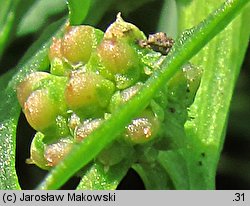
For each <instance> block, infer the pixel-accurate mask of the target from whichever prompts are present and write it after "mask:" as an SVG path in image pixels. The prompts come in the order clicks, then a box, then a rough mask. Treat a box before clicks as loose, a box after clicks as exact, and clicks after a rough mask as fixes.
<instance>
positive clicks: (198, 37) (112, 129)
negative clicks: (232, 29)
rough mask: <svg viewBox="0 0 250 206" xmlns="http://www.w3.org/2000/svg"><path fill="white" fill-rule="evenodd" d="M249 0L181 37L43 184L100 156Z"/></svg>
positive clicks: (59, 181) (53, 183) (56, 182)
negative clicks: (133, 92)
mask: <svg viewBox="0 0 250 206" xmlns="http://www.w3.org/2000/svg"><path fill="white" fill-rule="evenodd" d="M248 2H249V0H247V1H242V0H234V1H233V0H231V1H228V2H227V3H225V4H223V5H222V6H221V7H220V8H219V9H218V10H216V11H215V12H213V13H212V14H211V15H210V16H209V17H208V18H207V19H206V21H204V22H201V23H200V24H199V25H198V26H197V27H195V28H194V29H192V30H190V31H188V32H186V33H185V34H184V35H183V36H182V37H181V38H180V39H179V40H177V43H176V44H175V46H174V48H173V50H172V52H171V53H170V54H169V55H168V56H167V58H166V59H165V60H164V61H163V63H162V65H161V69H160V70H157V71H155V72H154V73H153V75H152V76H151V77H150V78H149V80H148V81H147V82H146V83H145V87H143V88H142V89H141V90H140V91H139V92H138V95H136V96H134V97H133V98H132V99H131V100H130V101H128V102H127V103H126V104H125V105H123V106H122V107H121V108H119V109H118V110H117V111H116V112H114V113H113V115H112V116H111V117H110V119H108V120H107V121H106V122H104V123H103V124H102V126H101V127H99V128H98V129H96V130H95V131H94V132H93V133H91V135H89V136H88V138H86V140H85V141H83V142H81V143H80V144H79V145H75V147H74V148H73V150H72V151H71V152H70V153H69V155H68V156H67V157H66V158H65V159H64V160H63V161H61V162H60V163H59V164H58V165H57V166H56V167H55V168H54V169H52V170H51V172H50V173H49V175H48V176H47V178H46V180H45V181H44V182H42V184H41V185H40V186H39V188H40V189H57V188H59V187H60V186H62V185H63V184H64V183H65V182H66V181H67V180H68V179H69V178H70V177H71V176H72V175H74V174H75V173H76V172H77V171H79V170H80V169H81V168H82V167H83V166H85V165H86V164H88V163H89V162H90V161H91V160H92V159H93V158H94V157H96V155H97V154H98V153H99V152H100V151H101V150H102V149H103V148H105V147H106V146H107V145H108V144H109V143H111V142H112V141H113V140H114V139H115V138H116V136H117V135H118V134H120V132H121V131H122V130H123V129H124V126H125V125H127V124H128V123H129V121H130V120H131V119H132V118H133V117H134V116H135V115H136V114H138V113H139V112H141V111H142V110H143V109H144V108H145V107H146V105H147V104H148V103H149V101H150V100H151V98H152V97H153V96H154V94H155V93H156V91H158V90H159V89H160V88H162V87H163V86H164V85H165V84H166V82H167V81H168V80H169V79H170V78H171V77H172V76H173V75H174V74H175V73H176V72H177V71H178V70H179V68H180V67H181V66H182V65H183V64H184V63H186V62H187V61H188V60H189V59H190V58H191V57H193V56H194V55H195V54H196V53H197V52H198V51H199V50H200V49H201V48H202V47H203V46H204V45H205V44H207V43H208V42H209V41H210V40H211V39H212V38H213V37H214V36H215V35H217V34H218V33H219V32H221V31H222V30H223V29H224V28H225V27H226V26H227V25H228V24H229V23H230V21H231V20H232V19H233V18H234V17H235V16H236V14H238V13H239V12H240V11H241V9H242V8H243V7H244V6H245V5H246V4H247V3H248ZM117 120H119V121H117Z"/></svg>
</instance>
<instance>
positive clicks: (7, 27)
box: [0, 0, 19, 58]
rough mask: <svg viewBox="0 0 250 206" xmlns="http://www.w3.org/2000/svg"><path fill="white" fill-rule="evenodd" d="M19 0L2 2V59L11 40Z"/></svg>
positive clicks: (0, 20) (0, 46)
mask: <svg viewBox="0 0 250 206" xmlns="http://www.w3.org/2000/svg"><path fill="white" fill-rule="evenodd" d="M18 2H19V0H1V1H0V58H1V56H2V54H3V51H4V49H5V47H6V45H7V42H8V40H9V36H10V33H11V31H12V27H13V24H14V20H15V12H16V9H17V5H18Z"/></svg>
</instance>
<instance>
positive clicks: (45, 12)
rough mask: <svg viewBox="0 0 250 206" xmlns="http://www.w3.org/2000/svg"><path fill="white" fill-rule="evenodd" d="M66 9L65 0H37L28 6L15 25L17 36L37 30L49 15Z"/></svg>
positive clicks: (46, 20)
mask: <svg viewBox="0 0 250 206" xmlns="http://www.w3.org/2000/svg"><path fill="white" fill-rule="evenodd" d="M65 10H66V4H65V0H53V1H51V0H39V1H34V3H33V4H32V5H30V6H29V8H28V9H27V11H26V13H25V14H24V16H23V17H22V19H21V20H20V22H19V24H18V27H17V36H23V35H27V34H30V33H33V32H36V31H38V30H39V29H40V28H41V27H43V26H44V25H45V24H46V23H47V22H48V19H49V17H52V16H55V15H57V14H60V13H62V12H64V11H65Z"/></svg>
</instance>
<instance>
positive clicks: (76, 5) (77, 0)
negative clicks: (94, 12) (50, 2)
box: [67, 0, 91, 25]
mask: <svg viewBox="0 0 250 206" xmlns="http://www.w3.org/2000/svg"><path fill="white" fill-rule="evenodd" d="M67 3H68V7H69V22H70V24H71V25H80V24H81V23H82V22H83V20H84V19H85V18H86V16H87V14H88V11H89V8H90V5H91V0H84V1H81V0H68V1H67Z"/></svg>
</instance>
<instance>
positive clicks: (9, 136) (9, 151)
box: [0, 21, 62, 189]
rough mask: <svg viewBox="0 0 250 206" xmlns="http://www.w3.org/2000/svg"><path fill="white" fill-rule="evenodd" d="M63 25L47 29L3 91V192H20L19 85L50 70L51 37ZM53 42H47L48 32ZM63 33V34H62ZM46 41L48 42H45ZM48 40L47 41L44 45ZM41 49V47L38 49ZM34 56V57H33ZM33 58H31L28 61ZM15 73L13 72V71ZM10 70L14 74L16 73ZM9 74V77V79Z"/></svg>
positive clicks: (0, 125) (0, 129) (0, 158)
mask: <svg viewBox="0 0 250 206" xmlns="http://www.w3.org/2000/svg"><path fill="white" fill-rule="evenodd" d="M61 24H62V22H61V21H60V22H59V23H57V24H54V25H52V26H51V27H52V28H49V29H48V30H46V35H45V37H46V38H45V37H44V35H43V36H41V40H43V44H42V45H41V40H40V41H38V43H35V45H34V47H35V48H36V50H37V52H36V53H34V52H33V48H32V49H31V50H30V51H28V54H27V56H26V57H24V58H25V61H24V60H21V62H20V64H19V66H18V69H17V70H18V71H19V72H18V73H17V74H16V75H15V76H14V77H13V78H12V80H11V81H10V82H9V84H8V85H7V87H6V89H5V90H4V91H1V97H2V98H1V101H0V189H20V186H19V184H18V178H17V175H16V170H15V151H16V148H15V147H16V128H17V122H18V118H19V114H20V110H21V109H20V106H19V104H18V101H17V97H16V85H17V84H18V83H19V82H20V81H22V79H23V78H24V77H25V76H26V75H27V74H28V73H30V72H32V71H36V70H46V69H48V67H49V60H48V48H49V46H50V44H51V36H53V35H54V34H55V30H58V27H59V26H60V25H61ZM47 32H50V39H49V40H48V38H47V37H48V33H47ZM60 32H61V31H60ZM45 40H46V41H45ZM44 41H45V42H44ZM39 46H41V47H39ZM30 55H31V56H30ZM28 56H30V58H28ZM13 71H14V70H13ZM13 71H11V73H13ZM6 75H7V76H6ZM6 75H5V76H3V77H1V80H3V81H5V79H8V78H9V77H8V74H6Z"/></svg>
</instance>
